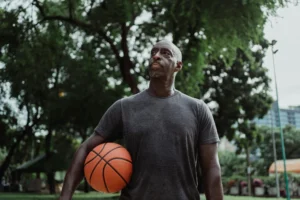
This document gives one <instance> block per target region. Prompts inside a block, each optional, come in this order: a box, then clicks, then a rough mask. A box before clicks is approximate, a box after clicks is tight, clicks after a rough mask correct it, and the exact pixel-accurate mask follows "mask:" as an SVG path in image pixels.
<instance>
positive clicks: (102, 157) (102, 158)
mask: <svg viewBox="0 0 300 200" xmlns="http://www.w3.org/2000/svg"><path fill="white" fill-rule="evenodd" d="M121 147H122V146H118V147H115V148H113V149H112V150H110V151H109V152H107V153H106V154H105V155H104V156H100V154H98V153H97V152H96V151H94V150H92V151H93V152H94V153H95V154H97V155H98V156H99V157H100V158H101V159H100V160H99V161H98V162H97V164H96V165H95V167H94V169H93V171H92V173H91V175H90V183H91V182H92V176H93V173H94V171H95V169H96V167H97V166H98V164H99V163H100V162H101V160H103V161H104V162H106V160H105V159H104V157H105V156H106V155H107V154H109V153H110V152H112V151H113V150H115V149H118V148H121Z"/></svg>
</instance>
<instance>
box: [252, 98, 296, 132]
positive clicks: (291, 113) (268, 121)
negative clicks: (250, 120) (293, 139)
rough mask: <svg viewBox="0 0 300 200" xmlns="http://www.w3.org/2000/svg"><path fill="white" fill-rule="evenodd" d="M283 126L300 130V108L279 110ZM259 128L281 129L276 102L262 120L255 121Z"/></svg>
mask: <svg viewBox="0 0 300 200" xmlns="http://www.w3.org/2000/svg"><path fill="white" fill-rule="evenodd" d="M279 110H280V111H279V114H280V120H281V126H282V127H285V126H286V125H292V126H294V127H296V128H297V129H300V106H290V107H289V108H288V109H282V108H280V109H279ZM254 122H255V123H256V124H257V125H258V126H268V127H272V125H273V126H274V127H279V118H278V114H277V106H276V102H274V103H273V105H272V107H271V109H270V110H269V111H268V113H267V114H266V115H265V116H264V117H263V118H262V119H258V118H256V119H254Z"/></svg>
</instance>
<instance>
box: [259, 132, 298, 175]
mask: <svg viewBox="0 0 300 200" xmlns="http://www.w3.org/2000/svg"><path fill="white" fill-rule="evenodd" d="M258 132H260V134H261V135H263V137H264V140H263V142H262V143H261V145H259V146H256V148H258V149H259V150H260V151H261V157H262V158H263V161H264V172H265V173H266V174H268V170H269V167H270V165H271V164H272V163H273V162H274V154H273V143H272V129H271V128H269V127H259V128H258ZM274 134H275V144H276V156H277V159H278V160H282V146H281V139H280V130H279V129H278V128H274ZM283 134H284V143H285V153H286V159H295V158H299V157H300V150H299V145H300V131H299V130H298V129H296V128H295V127H292V126H286V127H285V128H284V129H283Z"/></svg>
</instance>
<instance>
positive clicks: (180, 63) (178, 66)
mask: <svg viewBox="0 0 300 200" xmlns="http://www.w3.org/2000/svg"><path fill="white" fill-rule="evenodd" d="M181 69H182V62H181V61H178V62H177V65H176V67H175V72H179V71H180V70H181Z"/></svg>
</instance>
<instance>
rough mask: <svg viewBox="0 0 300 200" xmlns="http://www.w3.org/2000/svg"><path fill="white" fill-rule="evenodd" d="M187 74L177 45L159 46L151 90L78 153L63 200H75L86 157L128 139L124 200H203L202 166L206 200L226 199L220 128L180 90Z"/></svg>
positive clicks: (115, 111)
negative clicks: (178, 81)
mask: <svg viewBox="0 0 300 200" xmlns="http://www.w3.org/2000/svg"><path fill="white" fill-rule="evenodd" d="M181 69H182V55H181V52H180V50H179V49H178V48H177V47H176V46H175V45H174V44H173V43H171V42H168V41H161V42H158V43H157V44H155V45H154V47H153V49H152V50H151V58H150V66H149V75H150V85H149V88H148V89H147V90H145V91H143V92H140V93H138V94H136V95H132V96H130V97H127V98H123V99H120V100H118V101H116V102H115V103H114V104H113V105H112V106H111V107H110V108H109V109H108V110H107V112H106V113H105V114H104V116H103V117H102V119H101V120H100V122H99V124H98V126H97V127H96V129H95V133H94V134H93V135H92V136H91V137H90V138H89V139H87V140H86V141H85V142H84V143H83V144H82V145H81V146H80V148H79V149H78V151H77V152H76V154H75V158H74V160H73V163H72V165H71V167H70V169H69V170H68V172H67V175H66V177H65V182H64V186H63V190H62V193H61V196H60V200H71V196H72V194H73V192H74V190H75V188H76V187H77V185H78V184H79V182H80V181H81V180H82V178H83V165H84V160H85V157H86V156H87V154H88V153H89V152H90V151H91V150H92V149H93V148H94V147H95V146H97V145H99V144H101V143H103V142H106V141H108V140H110V139H111V138H123V141H124V145H125V147H126V148H127V150H128V151H129V153H130V154H131V157H132V161H133V174H132V177H131V180H130V182H129V184H128V185H127V186H126V188H124V189H123V190H122V192H121V197H120V199H121V200H199V199H200V196H199V192H198V190H197V185H198V183H197V168H196V166H197V162H198V161H199V164H200V166H201V171H202V174H203V178H204V188H205V195H206V199H207V200H222V199H223V192H222V185H221V175H220V165H219V161H218V154H217V142H218V141H219V138H218V134H217V130H216V126H215V123H214V120H213V117H212V114H211V112H210V111H209V108H208V107H207V105H206V104H205V103H204V102H203V101H201V100H198V99H194V98H192V97H189V96H187V95H185V94H183V93H181V92H179V91H178V90H176V89H175V88H174V81H175V76H176V74H177V73H178V72H179V71H180V70H181Z"/></svg>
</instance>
